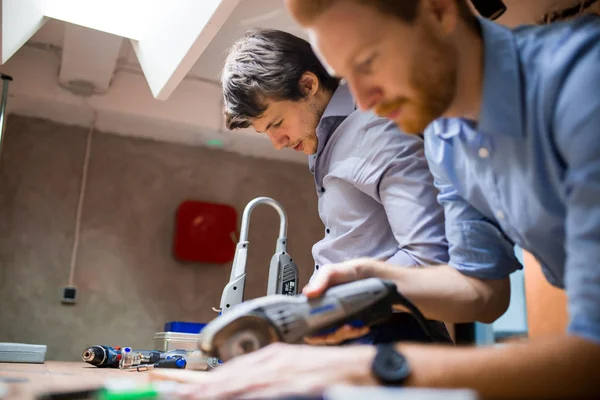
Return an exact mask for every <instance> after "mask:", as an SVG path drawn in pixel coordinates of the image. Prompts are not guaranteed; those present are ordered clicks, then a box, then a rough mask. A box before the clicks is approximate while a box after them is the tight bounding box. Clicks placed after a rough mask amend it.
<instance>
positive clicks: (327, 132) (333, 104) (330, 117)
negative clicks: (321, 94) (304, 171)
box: [316, 83, 356, 155]
mask: <svg viewBox="0 0 600 400" xmlns="http://www.w3.org/2000/svg"><path fill="white" fill-rule="evenodd" d="M354 110H356V104H355V102H354V98H353V97H352V93H350V88H349V87H348V86H347V85H345V84H342V83H340V84H339V85H338V87H337V89H336V90H335V92H333V95H332V96H331V99H330V100H329V103H328V104H327V107H325V111H323V115H322V116H321V119H320V121H319V124H318V125H317V140H318V145H317V153H316V154H317V155H318V154H319V153H321V150H323V148H324V147H325V144H326V143H327V140H328V139H329V136H331V134H332V133H333V132H334V131H335V129H337V127H338V126H339V124H340V123H341V122H342V121H343V120H344V119H345V118H346V117H347V116H348V115H350V114H352V113H353V112H354Z"/></svg>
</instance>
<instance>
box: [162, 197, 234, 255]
mask: <svg viewBox="0 0 600 400" xmlns="http://www.w3.org/2000/svg"><path fill="white" fill-rule="evenodd" d="M236 225H237V212H236V211H235V208H233V207H231V206H228V205H225V204H214V203H204V202H201V201H193V200H188V201H184V202H183V203H181V204H180V205H179V207H178V208H177V214H176V223H175V240H174V253H175V258H177V259H178V260H180V261H193V262H201V263H210V264H225V263H228V262H230V261H232V260H233V257H234V255H235V247H236V244H237V230H236Z"/></svg>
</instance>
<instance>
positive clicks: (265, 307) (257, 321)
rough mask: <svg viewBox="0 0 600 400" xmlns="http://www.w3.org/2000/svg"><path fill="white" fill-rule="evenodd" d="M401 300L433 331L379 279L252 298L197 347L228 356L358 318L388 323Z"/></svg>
mask: <svg viewBox="0 0 600 400" xmlns="http://www.w3.org/2000/svg"><path fill="white" fill-rule="evenodd" d="M394 305H401V306H403V307H404V308H406V309H408V310H409V311H410V312H411V313H412V314H413V315H414V317H415V319H416V320H417V322H418V323H419V325H420V326H421V328H422V329H423V331H424V332H425V334H426V335H427V336H428V337H429V338H430V340H431V341H434V334H433V332H432V330H431V328H430V327H429V326H428V324H427V320H426V319H425V317H424V316H423V314H421V312H420V311H419V310H418V309H417V308H416V307H415V306H414V305H413V304H412V303H411V302H410V301H409V300H408V299H406V298H405V297H404V296H402V295H401V294H400V293H399V292H398V291H397V289H396V285H395V283H393V282H392V281H388V280H382V279H378V278H369V279H364V280H359V281H355V282H351V283H346V284H343V285H338V286H334V287H331V288H329V289H328V290H327V291H326V292H325V294H324V295H323V296H321V297H319V298H316V299H308V298H307V297H306V296H303V295H300V296H286V295H270V296H265V297H260V298H257V299H253V300H248V301H246V302H244V303H242V304H240V305H238V306H236V307H235V308H234V309H232V310H230V311H229V312H228V313H227V314H223V315H221V316H219V317H217V318H215V319H214V320H213V321H211V322H210V323H209V324H207V325H206V327H204V329H203V330H202V335H201V336H200V339H199V342H198V347H199V348H200V350H201V351H203V352H204V353H205V354H207V355H210V356H212V357H218V358H219V359H221V360H222V361H227V360H229V359H231V358H233V357H236V356H239V355H242V354H247V353H251V352H253V351H256V350H258V349H260V348H262V347H265V346H267V345H269V344H271V343H274V342H285V343H298V342H300V341H301V340H302V339H303V338H304V337H306V336H310V335H314V334H319V333H321V332H323V331H324V330H326V329H327V330H330V329H331V328H338V327H341V326H343V325H345V324H353V325H354V326H356V325H357V324H356V322H357V321H360V323H362V324H364V325H366V326H372V325H376V324H378V323H381V322H384V321H385V320H386V319H388V318H389V317H390V316H391V315H392V314H393V312H394V310H393V306H394Z"/></svg>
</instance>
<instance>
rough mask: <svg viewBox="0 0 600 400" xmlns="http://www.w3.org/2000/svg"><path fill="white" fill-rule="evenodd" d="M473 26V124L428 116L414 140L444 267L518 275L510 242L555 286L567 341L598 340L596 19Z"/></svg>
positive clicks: (599, 73) (599, 89)
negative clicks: (479, 67)
mask: <svg viewBox="0 0 600 400" xmlns="http://www.w3.org/2000/svg"><path fill="white" fill-rule="evenodd" d="M480 23H481V27H482V33H483V40H484V49H485V50H484V87H483V101H482V109H481V111H480V116H479V120H478V121H477V122H476V123H475V122H472V121H467V120H461V119H439V120H437V121H435V122H434V123H432V124H431V125H430V126H429V127H428V128H427V131H426V133H425V143H426V154H427V157H428V161H429V165H430V169H431V171H432V173H433V175H434V177H435V182H436V185H437V187H438V188H439V189H440V194H439V201H440V203H441V204H442V205H443V206H444V210H445V217H446V235H447V238H448V242H449V245H450V264H451V265H452V266H453V267H455V268H457V269H458V270H459V271H461V272H462V273H464V274H466V275H469V276H474V277H478V278H483V279H500V278H504V277H506V276H508V275H509V274H510V273H511V272H513V271H515V270H516V269H518V268H520V267H521V266H520V264H519V263H518V262H517V260H516V259H515V256H514V253H513V245H514V244H518V245H519V246H520V247H522V248H524V249H526V250H528V251H529V252H531V253H532V254H533V255H534V256H535V257H536V258H537V259H538V260H539V261H540V263H541V264H542V270H543V273H544V275H545V276H546V278H547V279H548V281H549V282H550V283H551V284H552V285H554V286H557V287H559V288H565V289H566V293H567V296H568V307H569V316H570V323H569V328H568V330H569V333H572V334H575V335H579V336H582V337H585V338H588V339H591V340H593V341H595V342H597V343H600V18H598V17H595V16H588V17H583V18H579V19H576V20H573V21H569V22H565V23H559V24H553V25H548V26H543V27H533V26H530V27H521V28H518V29H516V30H513V31H511V30H508V29H506V28H504V27H501V26H499V25H496V24H494V23H492V22H489V21H486V20H480ZM552 312H553V310H548V313H549V314H551V313H552Z"/></svg>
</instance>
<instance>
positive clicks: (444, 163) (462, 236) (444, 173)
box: [425, 120, 522, 279]
mask: <svg viewBox="0 0 600 400" xmlns="http://www.w3.org/2000/svg"><path fill="white" fill-rule="evenodd" d="M465 128H466V126H464V125H463V123H462V122H460V121H459V120H444V121H442V120H439V121H435V122H434V123H433V124H431V125H430V126H429V127H428V128H427V130H426V132H425V153H426V156H427V161H428V163H429V169H430V170H431V173H432V175H433V178H434V183H435V186H436V187H437V188H438V190H439V194H438V201H439V203H440V204H441V205H442V206H443V207H444V216H445V219H446V238H447V239H448V244H449V254H450V262H449V265H450V266H452V267H454V268H456V269H457V270H458V271H460V272H461V273H463V274H465V275H468V276H472V277H476V278H480V279H502V278H506V277H507V276H509V275H510V274H511V273H512V272H514V271H515V270H517V269H520V268H522V266H521V264H520V263H519V261H518V260H517V258H516V256H515V253H514V244H513V243H512V242H511V241H510V240H509V239H508V238H507V237H506V236H505V235H504V233H503V232H502V231H501V229H500V228H499V227H498V226H497V225H496V224H495V223H494V222H493V221H491V220H490V219H488V218H486V217H485V216H484V215H483V214H482V213H481V212H479V211H478V210H477V209H476V208H475V207H473V206H472V205H471V204H470V203H469V202H467V201H466V200H465V199H464V198H463V197H462V196H461V195H460V194H459V193H458V191H457V190H456V188H455V187H454V185H453V184H452V183H451V179H450V177H452V178H453V179H454V180H455V181H456V179H457V177H456V175H455V172H454V171H455V169H454V165H453V161H454V160H453V157H454V151H457V152H458V151H459V150H458V149H454V148H453V146H452V145H451V143H448V142H446V140H445V139H441V138H439V137H438V136H437V135H436V133H435V132H438V133H439V131H445V130H447V129H465ZM469 129H470V128H469ZM448 140H453V139H452V138H450V139H448ZM462 156H464V157H466V155H462Z"/></svg>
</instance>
